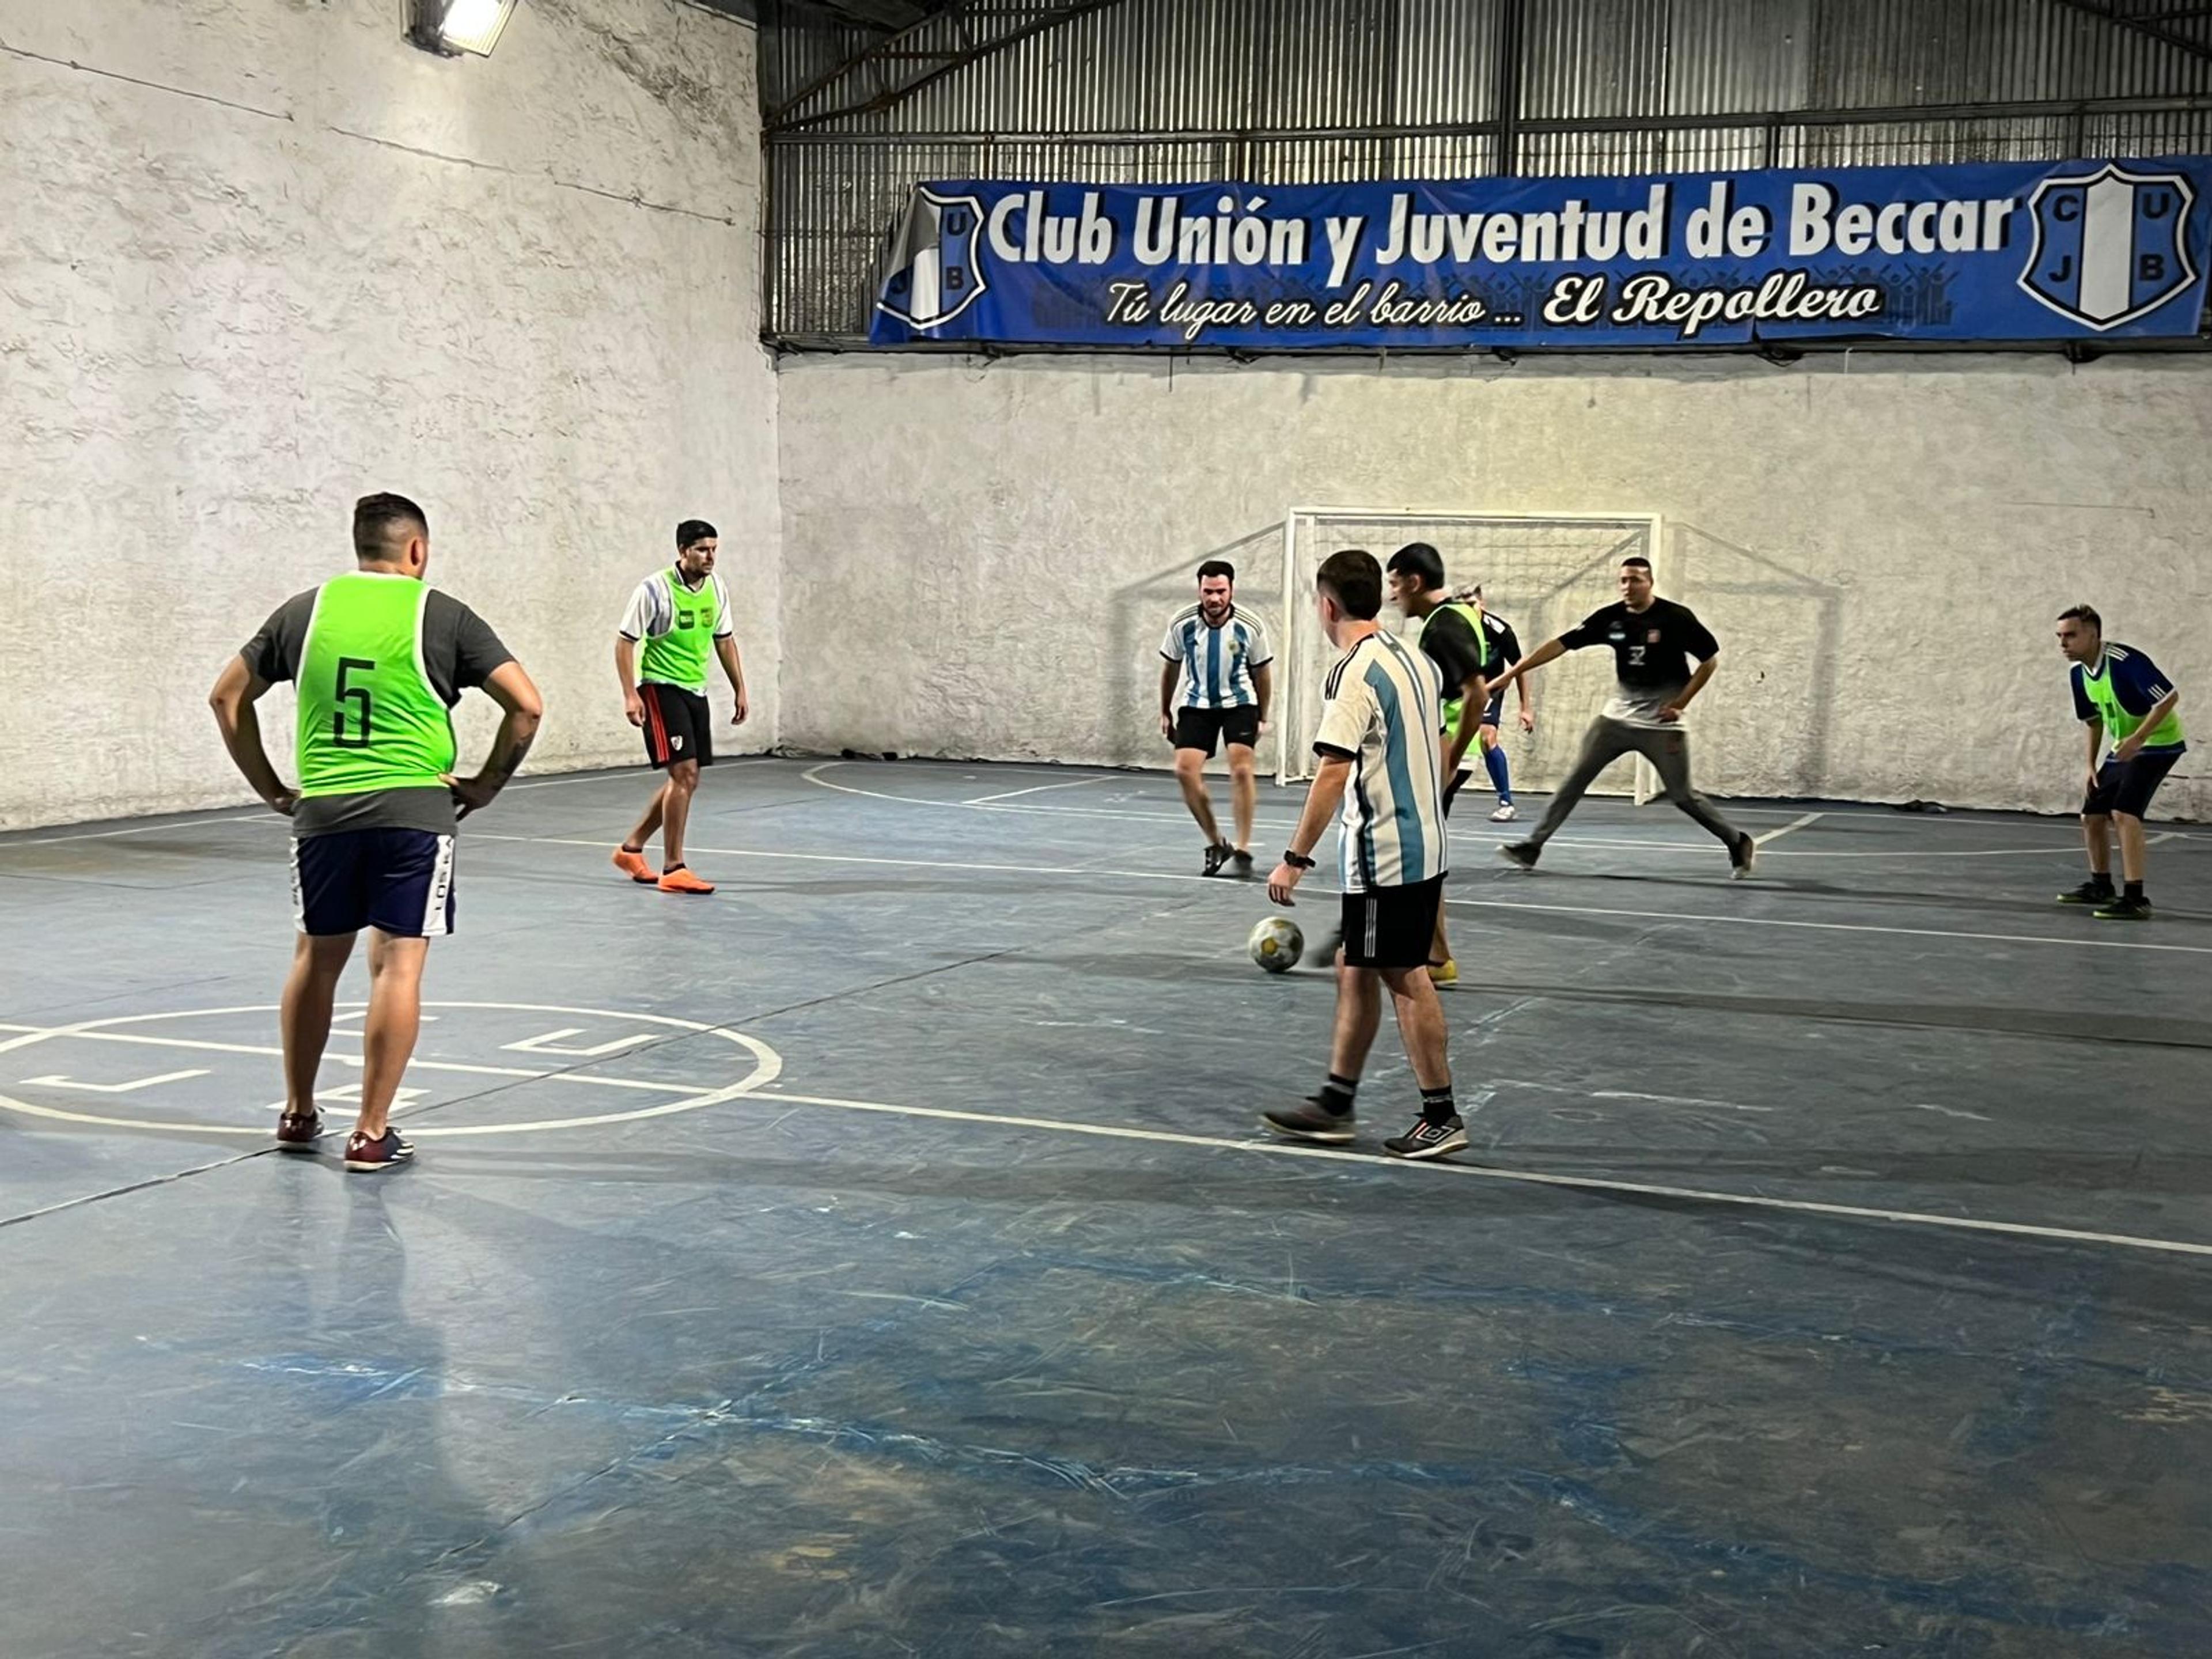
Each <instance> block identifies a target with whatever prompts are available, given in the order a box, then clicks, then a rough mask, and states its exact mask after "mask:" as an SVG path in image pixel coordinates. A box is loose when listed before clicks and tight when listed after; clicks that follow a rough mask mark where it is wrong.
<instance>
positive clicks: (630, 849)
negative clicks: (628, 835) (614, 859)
mask: <svg viewBox="0 0 2212 1659" xmlns="http://www.w3.org/2000/svg"><path fill="white" fill-rule="evenodd" d="M644 851H645V848H642V847H633V846H631V845H630V844H629V842H623V852H625V853H642V852H644Z"/></svg>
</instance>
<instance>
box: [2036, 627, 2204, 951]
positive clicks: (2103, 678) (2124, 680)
mask: <svg viewBox="0 0 2212 1659" xmlns="http://www.w3.org/2000/svg"><path fill="white" fill-rule="evenodd" d="M2058 648H2059V650H2060V651H2062V652H2063V653H2065V656H2066V659H2067V661H2069V662H2070V663H2072V664H2073V665H2074V666H2073V667H2072V668H2071V669H2070V670H2069V671H2068V678H2069V679H2070V680H2071V681H2072V683H2073V690H2074V718H2075V719H2076V720H2080V721H2081V724H2082V727H2083V729H2084V730H2085V731H2086V732H2087V733H2088V742H2089V754H2088V765H2087V778H2088V793H2087V795H2086V796H2084V798H2083V799H2082V802H2081V841H2082V845H2083V846H2084V848H2086V849H2087V852H2088V854H2089V879H2088V880H2087V881H2085V882H2083V883H2082V884H2081V885H2080V886H2079V887H2075V888H2072V889H2069V890H2068V891H2066V892H2063V893H2061V894H2060V895H2059V896H2058V902H2060V903H2061V904H2087V905H2093V906H2094V907H2095V915H2096V918H2097V920H2098V921H2148V919H2149V916H2150V901H2149V900H2148V899H2147V898H2145V897H2144V896H2143V860H2144V854H2143V848H2144V844H2145V843H2144V838H2143V814H2144V813H2146V812H2148V811H2149V810H2150V798H2151V797H2152V796H2153V795H2154V794H2155V793H2157V792H2158V787H2159V785H2160V784H2161V783H2163V782H2165V781H2166V774H2167V773H2168V772H2170V771H2172V769H2173V763H2174V762H2176V761H2178V760H2179V759H2180V758H2181V757H2182V755H2183V753H2184V752H2185V750H2187V747H2188V745H2187V744H2185V743H2184V742H2183V741H2182V738H2181V721H2180V720H2179V717H2178V716H2176V714H2174V712H2173V708H2174V705H2175V704H2176V703H2178V702H2180V701H2181V693H2180V692H2179V691H2177V690H2175V689H2174V688H2173V685H2172V682H2170V681H2169V680H2167V678H2166V676H2165V675H2163V674H2161V673H2160V672H2159V671H2158V665H2157V664H2156V663H2154V662H2153V661H2152V660H2151V659H2149V658H2148V656H2146V655H2145V654H2144V653H2142V652H2140V651H2137V650H2136V649H2135V648H2134V647H2132V646H2125V645H2122V644H2120V643H2119V642H2118V641H2116V640H2108V639H2106V637H2105V623H2104V619H2103V618H2102V617H2100V616H2098V614H2097V613H2096V611H2094V610H2093V609H2092V608H2090V607H2089V606H2088V605H2070V606H2069V607H2068V608H2067V609H2066V610H2064V611H2060V612H2059V613H2058ZM2107 738H2109V739H2111V742H2112V752H2111V753H2110V754H2109V755H2106V756H2105V758H2104V763H2103V764H2102V765H2100V764H2099V763H2098V758H2097V757H2099V756H2100V754H2104V749H2105V743H2106V739H2107ZM2114 830H2118V832H2119V842H2120V879H2121V880H2122V881H2123V882H2124V883H2125V884H2126V885H2125V886H2124V888H2123V889H2122V890H2120V891H2119V892H2117V893H2115V892H2114V891H2113V890H2112V832H2113V831H2114Z"/></svg>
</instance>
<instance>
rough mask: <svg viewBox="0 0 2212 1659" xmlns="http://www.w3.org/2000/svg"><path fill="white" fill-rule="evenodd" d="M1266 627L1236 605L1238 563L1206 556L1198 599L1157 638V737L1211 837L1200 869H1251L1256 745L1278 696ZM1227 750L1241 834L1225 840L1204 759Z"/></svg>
mask: <svg viewBox="0 0 2212 1659" xmlns="http://www.w3.org/2000/svg"><path fill="white" fill-rule="evenodd" d="M1274 655H1275V653H1273V651H1272V650H1270V649H1269V648H1268V645H1267V629H1266V628H1265V627H1263V626H1262V625H1261V622H1260V619H1259V617H1256V616H1255V615H1254V614H1253V613H1252V612H1251V611H1247V610H1245V609H1244V608H1243V606H1241V605H1238V604H1237V567H1236V566H1234V565H1232V564H1231V563H1230V562H1228V561H1227V560H1226V559H1208V560H1207V561H1206V562H1205V563H1204V564H1202V565H1200V566H1199V568H1198V603H1197V604H1196V605H1185V606H1184V607H1183V608H1182V610H1181V611H1176V614H1175V617H1174V618H1173V620H1171V621H1170V623H1168V631H1167V635H1166V637H1165V638H1164V639H1163V640H1161V641H1160V657H1161V667H1160V735H1161V736H1162V737H1164V738H1166V739H1167V740H1168V741H1169V742H1170V743H1171V744H1174V745H1175V751H1176V757H1175V769H1176V782H1177V783H1180V784H1181V785H1182V799H1183V804H1184V805H1186V806H1188V807H1189V808H1190V815H1191V817H1194V818H1195V819H1197V820H1198V827H1199V829H1200V830H1201V831H1202V832H1203V833H1204V834H1205V836H1206V862H1205V864H1204V866H1202V869H1203V873H1205V874H1206V875H1209V876H1216V875H1219V874H1220V873H1221V872H1222V870H1223V868H1224V867H1225V866H1227V867H1229V868H1231V869H1233V871H1234V872H1235V873H1236V874H1237V875H1240V876H1249V875H1250V874H1251V873H1252V812H1253V808H1254V806H1255V804H1256V802H1257V800H1258V799H1259V779H1258V773H1257V768H1256V765H1255V761H1254V758H1253V753H1252V751H1253V750H1255V748H1257V747H1258V745H1259V742H1260V733H1261V732H1262V731H1263V730H1265V729H1266V726H1267V701H1268V698H1269V697H1270V696H1272V695H1273V684H1272V676H1271V674H1270V672H1269V670H1268V666H1267V665H1268V664H1269V663H1271V662H1273V660H1274ZM1224 740H1225V741H1226V744H1227V746H1228V750H1229V795H1230V799H1231V802H1232V803H1233V804H1234V805H1235V807H1236V811H1237V839H1236V841H1235V842H1233V843H1232V842H1227V841H1225V840H1223V839H1222V836H1221V826H1220V824H1219V823H1218V822H1217V821H1216V819H1215V818H1214V816H1213V802H1212V798H1211V797H1209V796H1208V795H1207V793H1206V762H1208V761H1210V760H1212V758H1213V750H1214V746H1215V744H1218V743H1221V742H1223V741H1224Z"/></svg>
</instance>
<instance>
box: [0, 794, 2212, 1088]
mask: <svg viewBox="0 0 2212 1659" xmlns="http://www.w3.org/2000/svg"><path fill="white" fill-rule="evenodd" d="M477 840H478V841H503V842H526V843H528V844H530V845H532V846H540V847H588V848H592V850H593V851H594V852H597V851H601V850H604V849H605V846H606V842H605V841H581V840H578V839H575V838H573V837H568V836H493V835H479V836H477ZM687 850H688V851H690V852H694V853H705V854H710V855H711V856H713V857H714V858H724V859H787V860H794V861H796V862H799V863H805V864H866V865H878V866H888V867H890V868H892V869H898V870H975V871H980V872H986V873H988V874H995V875H1023V876H1091V877H1097V876H1106V877H1110V878H1116V879H1120V880H1125V881H1176V882H1200V883H1203V884H1205V885H1206V886H1208V887H1214V888H1218V889H1220V890H1223V891H1224V892H1227V893H1242V894H1244V895H1246V896H1258V894H1259V893H1260V892H1261V891H1263V890H1261V889H1260V888H1259V885H1258V884H1257V883H1255V882H1249V881H1224V880H1223V879H1222V878H1220V877H1218V876H1194V875H1189V874H1187V873H1179V872H1176V871H1172V870H1105V869H1100V868H1098V867H1097V866H1086V865H1079V864H1068V865H1046V864H969V863H963V862H960V861H957V860H951V859H891V858H868V857H865V856H862V855H860V854H853V853H781V852H770V851H768V850H766V849H764V848H750V847H691V848H688V849H687ZM1307 891H1309V892H1310V893H1311V894H1312V895H1313V896H1315V897H1316V898H1321V899H1328V898H1334V897H1335V896H1336V891H1335V890H1334V888H1328V887H1313V888H1309V889H1307ZM1444 902H1445V903H1447V904H1463V905H1472V906H1475V907H1477V908H1484V909H1492V910H1533V911H1540V912H1545V913H1549V914H1555V915H1569V916H1629V917H1635V918H1639V919H1642V920H1644V921H1689V922H1710V923H1712V924H1714V925H1715V926H1718V927H1809V928H1812V929H1814V930H1815V931H1818V932H1823V933H1897V934H1902V935H1905V936H1908V937H1911V938H1914V939H1986V940H1994V941H1996V942H1997V943H2000V944H2008V945H2077V946H2079V947H2081V948H2082V949H2084V950H2101V951H2172V952H2178V953H2179V954H2181V955H2184V956H2197V957H2212V945H2159V944H2154V943H2153V942H2151V941H2150V940H2148V939H2081V938H2057V937H2053V936H2051V935H2050V934H2046V933H1964V932H1954V931H1950V930H1947V929H1945V928H1942V927H1883V926H1881V925H1879V924H1877V923H1874V922H1856V921H1794V920H1790V919H1787V918H1784V917H1780V916H1722V915H1695V914H1693V913H1685V912H1682V911H1678V910H1621V909H1613V908H1607V907H1603V906H1600V905H1594V904H1518V903H1514V902H1510V901H1509V900H1505V899H1472V898H1449V897H1447V898H1446V899H1445V900H1444ZM1502 988H1510V987H1502ZM6 1046H7V1045H5V1044H4V1043H0V1050H4V1049H5V1048H6Z"/></svg>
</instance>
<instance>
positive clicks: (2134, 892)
mask: <svg viewBox="0 0 2212 1659" xmlns="http://www.w3.org/2000/svg"><path fill="white" fill-rule="evenodd" d="M2126 892H2127V896H2128V898H2129V900H2130V902H2132V903H2136V904H2141V903H2142V883H2141V882H2139V881H2131V882H2130V883H2129V884H2127V888H2126Z"/></svg>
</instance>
